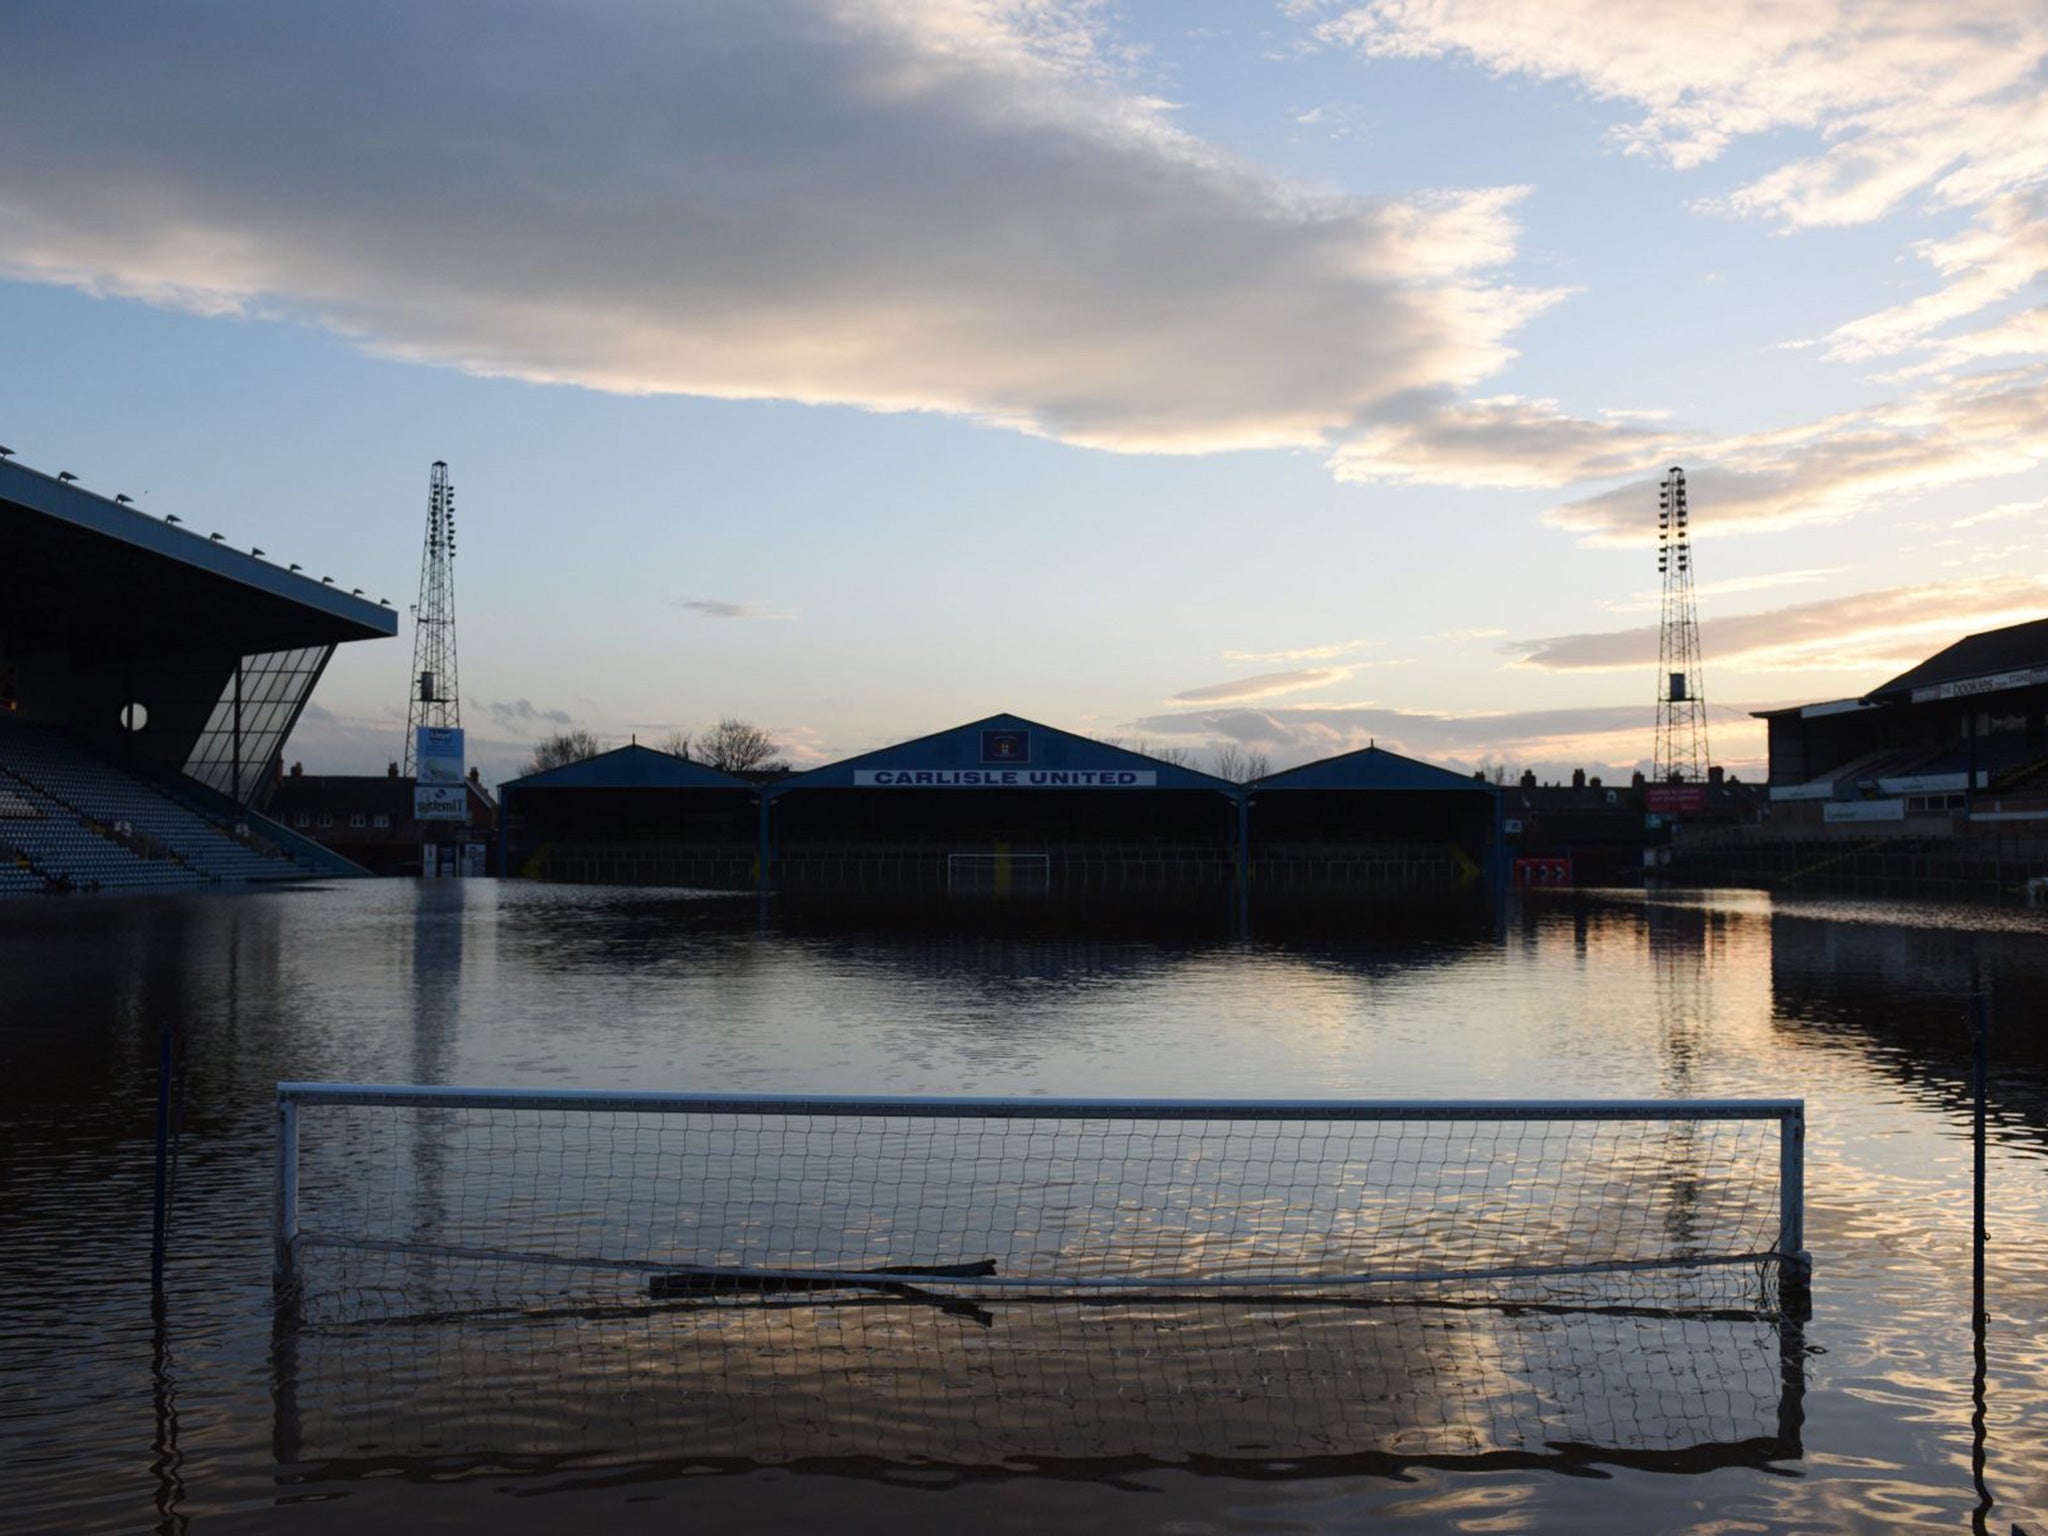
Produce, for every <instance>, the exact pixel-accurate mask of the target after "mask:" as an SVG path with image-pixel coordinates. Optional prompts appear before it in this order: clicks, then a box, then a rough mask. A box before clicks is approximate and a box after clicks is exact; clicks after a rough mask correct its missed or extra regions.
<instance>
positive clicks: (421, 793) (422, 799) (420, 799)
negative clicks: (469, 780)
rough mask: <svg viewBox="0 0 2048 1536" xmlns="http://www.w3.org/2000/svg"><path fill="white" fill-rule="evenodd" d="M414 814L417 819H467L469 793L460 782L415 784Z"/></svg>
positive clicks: (413, 793) (413, 795)
mask: <svg viewBox="0 0 2048 1536" xmlns="http://www.w3.org/2000/svg"><path fill="white" fill-rule="evenodd" d="M412 814H413V819H414V820H415V821H467V820H469V793H468V791H466V790H465V789H464V788H463V787H462V785H461V784H459V783H458V784H418V785H415V786H413V792H412Z"/></svg>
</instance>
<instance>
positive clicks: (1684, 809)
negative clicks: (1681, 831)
mask: <svg viewBox="0 0 2048 1536" xmlns="http://www.w3.org/2000/svg"><path fill="white" fill-rule="evenodd" d="M1706 808H1707V786H1706V785H1704V784H1652V785H1650V786H1649V787H1648V788H1646V789H1645V790H1644V791H1643V809H1644V810H1646V811H1649V812H1651V813H1652V814H1654V815H1659V816H1683V815H1686V814H1687V813H1688V812H1696V811H1704V810H1705V809H1706Z"/></svg>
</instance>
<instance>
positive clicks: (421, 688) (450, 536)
mask: <svg viewBox="0 0 2048 1536" xmlns="http://www.w3.org/2000/svg"><path fill="white" fill-rule="evenodd" d="M412 613H413V627H412V702H411V703H410V704H408V705H407V706H406V712H405V770H404V771H405V777H407V778H411V777H412V776H413V774H414V772H415V771H416V769H417V766H418V765H417V764H416V763H415V762H414V760H413V754H414V750H415V745H416V743H417V742H418V740H419V728H420V727H421V726H423V725H447V726H459V725H461V724H462V690H461V688H460V687H459V686H458V685H457V682H456V677H455V487H454V485H453V484H452V483H451V482H450V481H449V479H448V466H447V465H446V464H445V463H443V462H442V461H441V460H439V459H436V460H435V461H434V470H433V473H432V475H431V476H429V478H428V481H427V542H426V545H425V547H424V548H423V549H422V550H421V551H420V600H419V602H418V604H417V605H415V607H414V608H413V611H412Z"/></svg>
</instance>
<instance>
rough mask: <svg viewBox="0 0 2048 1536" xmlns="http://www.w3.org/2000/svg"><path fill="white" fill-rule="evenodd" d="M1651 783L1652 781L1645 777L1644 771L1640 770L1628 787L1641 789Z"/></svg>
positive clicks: (1636, 772) (1631, 777) (1633, 776)
mask: <svg viewBox="0 0 2048 1536" xmlns="http://www.w3.org/2000/svg"><path fill="white" fill-rule="evenodd" d="M1649 782H1650V781H1649V780H1648V779H1646V778H1644V777H1643V770H1642V769H1640V768H1638V769H1637V770H1636V771H1635V773H1634V774H1632V775H1631V776H1630V778H1629V781H1628V787H1629V788H1630V789H1641V788H1642V787H1643V786H1644V785H1645V784H1647V783H1649Z"/></svg>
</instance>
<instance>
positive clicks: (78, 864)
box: [0, 732, 205, 890]
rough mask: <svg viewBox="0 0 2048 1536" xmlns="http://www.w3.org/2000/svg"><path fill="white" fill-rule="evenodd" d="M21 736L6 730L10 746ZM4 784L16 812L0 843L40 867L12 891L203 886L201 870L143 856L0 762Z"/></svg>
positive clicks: (2, 826)
mask: <svg viewBox="0 0 2048 1536" xmlns="http://www.w3.org/2000/svg"><path fill="white" fill-rule="evenodd" d="M17 735H18V733H15V732H9V733H8V735H7V736H6V738H4V739H5V741H6V743H7V745H8V746H10V747H11V746H12V745H13V744H14V742H15V739H16V736H17ZM4 761H6V760H0V762H4ZM0 784H4V785H5V786H6V788H7V790H8V792H9V793H8V800H9V805H10V809H12V810H13V811H14V812H15V814H12V815H10V816H8V817H7V819H6V820H5V821H4V822H0V842H4V843H5V844H6V845H7V846H8V847H9V848H11V849H13V850H15V851H16V852H17V853H19V854H23V855H26V856H27V858H28V859H29V861H30V862H31V864H32V865H33V866H34V868H35V869H36V870H39V871H41V877H40V878H36V877H34V876H33V875H32V876H31V878H30V879H29V880H28V881H25V882H24V881H19V880H17V881H11V882H10V883H9V888H10V889H14V890H42V889H45V888H46V887H47V885H48V884H49V882H50V881H51V880H53V879H62V880H65V881H68V882H69V883H70V884H71V885H72V886H74V887H75V888H77V889H79V890H92V889H95V888H103V889H121V888H135V887H142V886H167V885H199V884H203V883H204V881H205V876H203V875H201V874H200V873H199V872H198V871H197V870H193V869H189V868H187V867H186V866H184V865H182V864H180V863H178V862H177V861H176V860H174V859H171V858H168V857H166V858H161V859H145V858H144V857H142V855H141V854H139V853H136V852H134V851H133V850H132V849H129V848H126V847H123V846H122V845H121V844H120V843H119V842H117V841H115V840H114V839H113V838H111V837H108V836H107V835H106V834H104V833H102V832H97V831H95V830H93V829H92V827H91V826H89V825H88V824H87V823H86V822H85V821H83V820H81V819H80V818H79V817H78V816H77V815H76V814H75V813H74V812H73V811H72V810H71V809H70V807H68V806H66V805H64V804H63V803H62V802H60V801H58V800H57V799H55V798H54V797H53V796H51V795H48V794H45V793H44V792H43V791H42V790H41V789H39V788H38V787H37V786H35V785H34V784H32V783H30V782H29V781H28V780H26V779H24V778H22V777H21V776H20V775H19V774H15V773H12V772H10V771H9V770H8V769H7V768H6V767H4V766H0ZM23 807H26V813H25V814H24V813H23V810H22V808H23ZM14 867H16V868H17V869H19V866H18V865H17V866H14Z"/></svg>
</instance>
